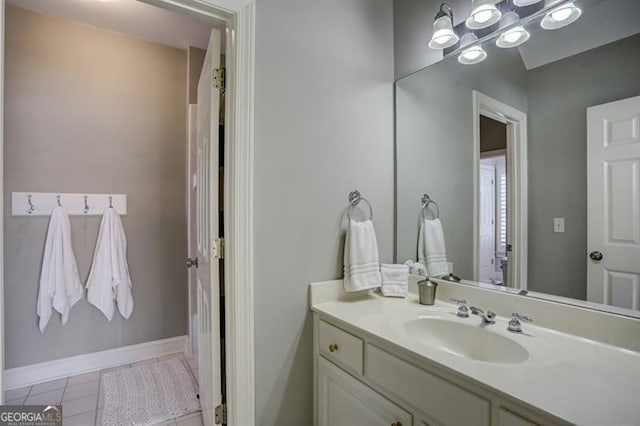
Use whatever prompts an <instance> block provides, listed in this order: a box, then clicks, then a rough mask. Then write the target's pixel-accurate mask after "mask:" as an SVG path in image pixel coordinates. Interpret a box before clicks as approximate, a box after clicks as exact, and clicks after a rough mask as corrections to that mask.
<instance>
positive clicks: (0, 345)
mask: <svg viewBox="0 0 640 426" xmlns="http://www.w3.org/2000/svg"><path fill="white" fill-rule="evenodd" d="M4 6H5V3H4V0H0V52H2V57H0V188H4V38H5V37H4V16H5V13H4ZM0 211H3V212H4V197H0ZM0 238H1V239H2V244H0V373H2V372H4V352H5V347H4V336H5V333H4V215H0ZM4 387H5V382H4V374H0V403H2V404H4Z"/></svg>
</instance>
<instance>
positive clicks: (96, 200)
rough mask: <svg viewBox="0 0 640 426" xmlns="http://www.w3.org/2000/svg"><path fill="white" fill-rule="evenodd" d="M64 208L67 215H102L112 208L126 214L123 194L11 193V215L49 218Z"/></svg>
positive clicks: (125, 199) (125, 197)
mask: <svg viewBox="0 0 640 426" xmlns="http://www.w3.org/2000/svg"><path fill="white" fill-rule="evenodd" d="M57 206H61V207H64V209H65V211H66V212H67V214H69V215H81V216H95V215H102V213H103V212H104V209H106V208H107V207H113V208H114V209H116V211H117V212H118V214H120V215H126V214H127V196H126V195H125V194H69V193H67V194H65V193H57V192H54V193H52V192H12V193H11V215H13V216H49V215H50V214H51V211H52V210H53V209H54V208H55V207H57Z"/></svg>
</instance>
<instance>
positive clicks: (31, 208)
mask: <svg viewBox="0 0 640 426" xmlns="http://www.w3.org/2000/svg"><path fill="white" fill-rule="evenodd" d="M27 203H29V207H27V213H28V214H31V213H33V212H34V211H36V206H35V204H33V202H32V201H31V194H29V195H27Z"/></svg>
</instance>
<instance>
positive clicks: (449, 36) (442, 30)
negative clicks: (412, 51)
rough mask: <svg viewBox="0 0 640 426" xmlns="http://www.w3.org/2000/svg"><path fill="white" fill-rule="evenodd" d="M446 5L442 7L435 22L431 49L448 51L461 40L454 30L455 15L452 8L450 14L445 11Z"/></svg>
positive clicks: (430, 43) (430, 44)
mask: <svg viewBox="0 0 640 426" xmlns="http://www.w3.org/2000/svg"><path fill="white" fill-rule="evenodd" d="M444 5H446V3H445V4H443V6H441V7H440V11H439V12H438V14H437V15H436V17H435V19H434V20H433V35H432V36H431V41H430V42H429V47H430V48H431V49H446V48H447V47H451V46H453V45H454V44H456V43H457V42H458V40H459V37H458V35H457V34H456V33H455V31H454V30H453V22H452V16H453V15H452V14H451V11H450V8H449V11H448V12H447V11H446V9H444ZM447 8H448V6H447Z"/></svg>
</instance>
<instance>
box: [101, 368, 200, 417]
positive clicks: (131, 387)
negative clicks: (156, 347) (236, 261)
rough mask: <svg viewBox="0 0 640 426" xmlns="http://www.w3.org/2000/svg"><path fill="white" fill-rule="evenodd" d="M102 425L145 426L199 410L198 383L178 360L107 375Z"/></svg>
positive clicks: (104, 383) (105, 378)
mask: <svg viewBox="0 0 640 426" xmlns="http://www.w3.org/2000/svg"><path fill="white" fill-rule="evenodd" d="M102 383H103V386H104V411H103V414H102V424H103V426H147V425H153V424H156V423H158V422H162V421H165V420H170V419H173V418H176V417H180V416H184V415H186V414H190V413H193V412H195V411H198V410H199V409H200V403H199V401H198V397H197V396H196V393H197V384H196V382H195V380H194V379H193V376H192V375H191V373H190V372H189V371H188V370H187V367H186V366H185V365H184V363H183V362H182V360H181V359H180V358H173V359H169V360H166V361H161V362H154V363H151V364H143V365H140V366H137V367H132V368H125V369H123V370H120V371H115V372H113V373H107V374H105V375H104V377H103V378H102Z"/></svg>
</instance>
